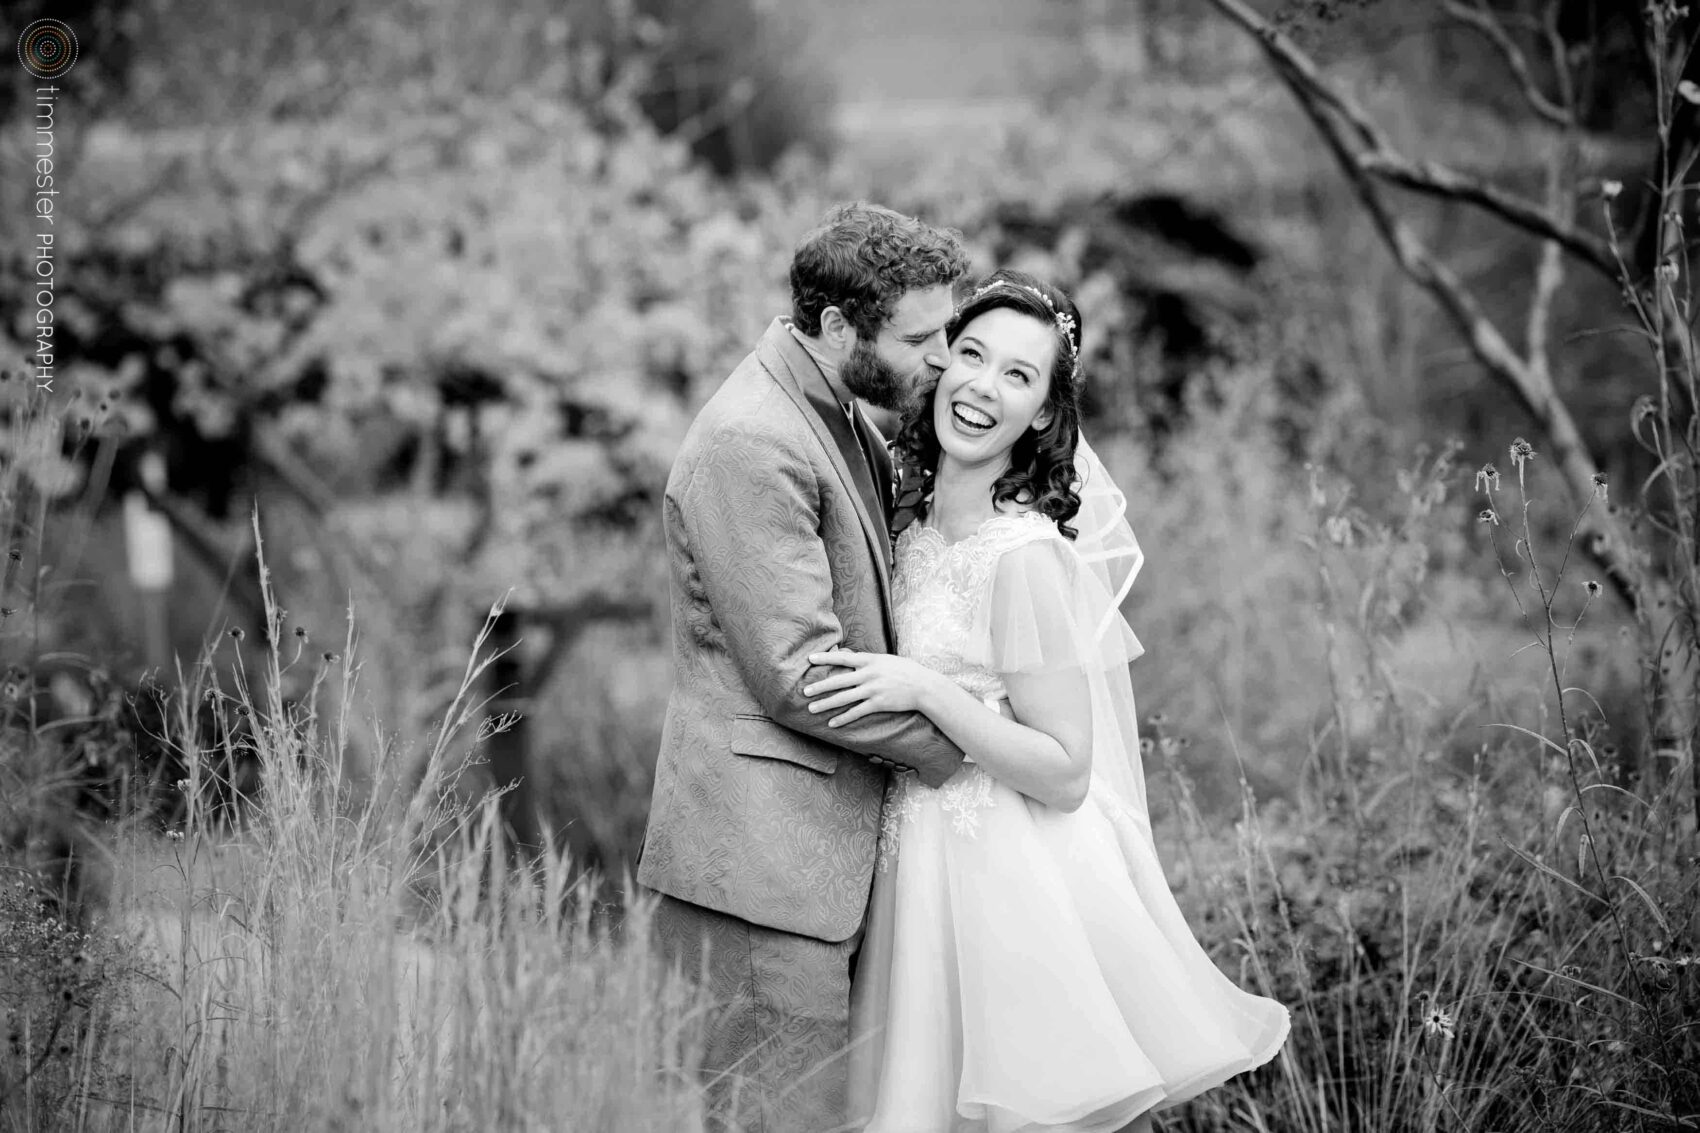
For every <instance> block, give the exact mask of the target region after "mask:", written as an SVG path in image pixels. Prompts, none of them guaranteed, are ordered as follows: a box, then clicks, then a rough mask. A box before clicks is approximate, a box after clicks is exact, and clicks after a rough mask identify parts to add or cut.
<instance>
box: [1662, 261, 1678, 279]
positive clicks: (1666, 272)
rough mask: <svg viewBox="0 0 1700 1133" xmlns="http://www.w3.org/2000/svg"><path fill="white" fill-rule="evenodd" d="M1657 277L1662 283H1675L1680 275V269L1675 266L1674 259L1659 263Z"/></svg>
mask: <svg viewBox="0 0 1700 1133" xmlns="http://www.w3.org/2000/svg"><path fill="white" fill-rule="evenodd" d="M1657 274H1658V277H1659V280H1660V282H1662V283H1675V282H1676V281H1677V279H1678V278H1679V277H1680V276H1681V275H1682V269H1681V268H1679V267H1677V265H1676V261H1675V260H1666V261H1665V262H1664V263H1662V264H1660V265H1659V268H1658V273H1657Z"/></svg>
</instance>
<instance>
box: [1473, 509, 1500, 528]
mask: <svg viewBox="0 0 1700 1133" xmlns="http://www.w3.org/2000/svg"><path fill="white" fill-rule="evenodd" d="M1476 519H1477V520H1479V521H1480V522H1482V523H1491V524H1493V525H1494V526H1495V527H1498V526H1499V513H1498V512H1496V511H1494V510H1493V509H1492V508H1490V507H1485V508H1483V509H1482V510H1481V511H1479V512H1477V513H1476Z"/></svg>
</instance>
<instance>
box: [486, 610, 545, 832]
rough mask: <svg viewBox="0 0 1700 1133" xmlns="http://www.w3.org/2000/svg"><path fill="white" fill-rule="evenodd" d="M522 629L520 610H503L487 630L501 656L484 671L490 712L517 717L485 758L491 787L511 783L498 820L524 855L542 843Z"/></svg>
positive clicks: (491, 741)
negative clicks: (531, 776)
mask: <svg viewBox="0 0 1700 1133" xmlns="http://www.w3.org/2000/svg"><path fill="white" fill-rule="evenodd" d="M520 628H521V620H520V614H519V613H518V611H515V610H512V609H507V610H503V611H502V612H501V613H500V614H498V615H496V623H495V625H494V626H493V627H492V628H491V631H490V648H491V649H492V650H494V651H496V652H497V653H498V654H499V655H498V656H497V658H496V660H495V662H494V663H492V664H491V666H490V667H489V669H487V670H486V672H487V674H488V678H487V679H488V680H489V682H490V686H489V689H488V692H487V695H488V696H489V697H490V700H489V712H490V715H492V716H502V715H506V714H510V713H511V714H513V715H514V717H515V718H514V720H513V721H512V722H511V723H510V724H509V725H508V727H507V728H506V729H505V730H503V731H500V732H498V733H496V734H495V735H493V736H491V737H490V739H489V741H488V744H487V746H486V753H487V755H488V758H489V760H490V775H491V778H492V779H494V780H495V785H496V786H497V787H506V786H508V785H509V784H513V789H512V790H510V791H509V792H508V793H507V794H505V795H503V796H502V803H501V810H502V821H503V822H504V823H505V824H506V826H507V828H508V837H510V838H511V839H513V843H514V846H515V848H516V849H519V850H522V851H523V850H535V849H539V848H540V845H541V840H540V835H539V831H538V822H537V810H536V808H535V807H534V806H533V805H532V801H531V784H530V783H529V782H528V781H527V778H526V773H527V771H528V763H529V759H528V756H529V751H528V749H529V747H530V743H529V732H530V720H529V719H527V717H526V715H525V714H526V713H527V712H529V711H530V710H531V695H530V694H531V689H530V686H529V685H528V684H527V682H526V674H525V667H524V666H523V665H522V664H521V663H520V656H519V649H518V648H517V646H518V644H519V639H520Z"/></svg>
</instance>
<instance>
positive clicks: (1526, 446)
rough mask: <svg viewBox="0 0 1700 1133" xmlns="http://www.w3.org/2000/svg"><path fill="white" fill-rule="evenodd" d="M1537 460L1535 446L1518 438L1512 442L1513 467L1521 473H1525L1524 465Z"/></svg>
mask: <svg viewBox="0 0 1700 1133" xmlns="http://www.w3.org/2000/svg"><path fill="white" fill-rule="evenodd" d="M1534 458H1535V446H1534V445H1532V444H1530V443H1529V442H1528V441H1526V440H1524V439H1523V438H1522V437H1518V438H1517V439H1516V440H1514V441H1512V442H1511V467H1513V468H1515V469H1516V470H1517V471H1518V472H1519V473H1521V472H1522V471H1523V463H1524V462H1525V461H1529V460H1533V459H1534Z"/></svg>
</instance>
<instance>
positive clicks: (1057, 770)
mask: <svg viewBox="0 0 1700 1133" xmlns="http://www.w3.org/2000/svg"><path fill="white" fill-rule="evenodd" d="M1005 559H1006V560H1007V561H1008V562H1009V565H1010V566H1011V567H1017V564H1019V567H1018V569H1015V570H1012V571H1010V574H1011V576H1012V577H1014V578H1018V579H1019V587H1020V589H1021V590H1022V591H1023V597H1022V599H1021V601H1023V602H1024V603H1031V607H1032V614H1033V616H1034V617H1035V619H1038V620H1041V621H1046V622H1056V621H1061V620H1068V619H1070V618H1071V610H1070V603H1069V601H1068V594H1069V585H1070V583H1069V579H1068V578H1067V576H1066V572H1065V571H1064V569H1063V566H1062V561H1061V560H1060V559H1059V558H1058V557H1057V555H1056V552H1055V549H1054V548H1050V547H1044V546H1034V545H1029V546H1028V547H1022V548H1017V549H1016V550H1014V551H1012V552H1010V553H1009V554H1008V555H1006V556H1005ZM1003 568H1004V563H1000V564H999V570H1000V580H1001V578H1002V577H1003ZM1009 600H1010V596H1009V595H1008V594H1000V593H994V595H993V596H992V601H993V602H994V604H995V605H996V604H998V603H1001V602H1007V601H1009ZM995 605H994V608H995ZM1051 607H1055V608H1054V609H1053V608H1051ZM1000 624H1001V620H1000V619H998V618H996V617H994V618H993V619H992V625H993V627H994V628H993V630H992V633H993V636H994V638H996V637H997V636H998V635H999V634H998V630H997V628H996V627H997V626H999V625H1000ZM1009 644H1010V643H1005V642H998V641H995V640H994V643H993V653H994V655H996V654H998V653H999V652H1003V651H1005V650H1003V649H1002V648H1001V647H1002V646H1005V645H1009ZM1009 651H1012V652H1013V651H1014V650H1013V649H1011V650H1009ZM810 661H811V662H812V663H814V664H827V665H841V666H844V668H845V671H844V672H843V673H840V674H837V675H834V676H830V677H827V678H825V679H823V680H819V681H816V682H814V683H813V684H811V685H810V686H809V687H807V688H805V689H804V690H803V693H804V695H805V696H808V697H811V698H813V699H811V702H810V705H809V711H810V712H813V713H820V712H832V711H835V710H838V711H839V715H836V716H833V717H832V718H831V719H830V720H829V725H840V724H843V723H849V722H851V721H853V720H857V719H860V718H861V717H862V716H865V715H868V714H869V713H873V712H901V711H919V712H921V713H922V714H924V715H925V716H926V717H927V718H928V719H930V720H932V722H933V723H934V725H936V726H937V727H938V729H939V731H941V732H943V733H944V734H945V735H946V736H948V737H949V738H950V740H951V741H952V742H953V743H955V744H956V746H957V747H959V748H961V749H962V750H963V751H964V752H966V753H968V756H969V758H971V759H973V760H974V762H976V763H978V764H979V765H980V766H981V767H983V768H985V769H986V771H988V772H989V773H990V774H991V775H992V777H993V778H995V779H997V780H998V781H999V782H1000V783H1003V784H1004V785H1005V786H1008V787H1010V788H1012V789H1014V790H1017V791H1020V792H1021V793H1022V794H1024V795H1026V796H1028V797H1029V798H1032V799H1036V800H1038V801H1039V802H1042V803H1045V804H1047V805H1049V806H1053V807H1056V808H1058V809H1060V810H1065V811H1066V810H1074V809H1076V808H1078V807H1079V806H1080V804H1081V803H1082V802H1083V801H1084V800H1085V798H1086V789H1087V785H1088V784H1089V783H1090V781H1091V775H1092V700H1091V692H1090V686H1089V684H1088V682H1087V678H1086V675H1085V673H1084V672H1083V671H1081V670H1080V669H1077V668H1068V667H1066V666H1053V667H1049V668H1047V669H1045V670H1044V671H1042V672H1033V673H1020V672H1008V673H1005V674H1004V687H1005V688H1006V690H1007V691H1008V694H1009V702H1010V707H1011V709H1012V710H1013V712H1014V716H1015V718H1014V719H1013V720H1012V719H1009V718H1008V717H1006V716H1004V715H1003V714H1002V713H1001V712H999V711H998V710H996V709H994V708H989V707H988V706H987V705H985V704H984V703H982V702H981V701H979V700H976V699H975V698H974V696H973V695H972V694H971V693H969V692H968V691H967V690H966V689H964V688H962V687H961V686H960V685H958V684H956V682H954V681H952V680H951V679H950V678H949V677H946V676H945V675H944V674H942V673H939V672H937V671H936V670H933V669H929V668H927V667H926V666H924V665H921V664H920V663H918V662H916V661H912V660H910V659H908V658H906V657H893V656H887V655H885V654H874V653H849V652H843V651H839V652H833V653H817V654H815V655H814V656H812V657H811V658H810ZM829 694H830V695H829Z"/></svg>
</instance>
